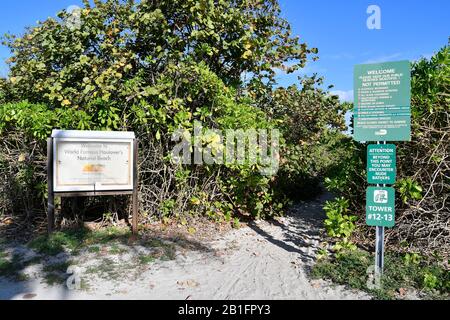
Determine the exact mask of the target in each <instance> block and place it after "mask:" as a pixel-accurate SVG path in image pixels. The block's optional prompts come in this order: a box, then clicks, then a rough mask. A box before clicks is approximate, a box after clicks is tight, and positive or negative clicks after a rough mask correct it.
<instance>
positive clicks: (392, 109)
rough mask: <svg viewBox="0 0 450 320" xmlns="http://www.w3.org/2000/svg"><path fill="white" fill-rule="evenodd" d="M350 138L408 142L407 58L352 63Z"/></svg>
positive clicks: (409, 117) (408, 84)
mask: <svg viewBox="0 0 450 320" xmlns="http://www.w3.org/2000/svg"><path fill="white" fill-rule="evenodd" d="M354 86H355V87H354V98H355V107H354V112H353V114H354V139H355V140H356V141H411V70H410V64H409V61H396V62H386V63H376V64H363V65H356V66H355V72H354Z"/></svg>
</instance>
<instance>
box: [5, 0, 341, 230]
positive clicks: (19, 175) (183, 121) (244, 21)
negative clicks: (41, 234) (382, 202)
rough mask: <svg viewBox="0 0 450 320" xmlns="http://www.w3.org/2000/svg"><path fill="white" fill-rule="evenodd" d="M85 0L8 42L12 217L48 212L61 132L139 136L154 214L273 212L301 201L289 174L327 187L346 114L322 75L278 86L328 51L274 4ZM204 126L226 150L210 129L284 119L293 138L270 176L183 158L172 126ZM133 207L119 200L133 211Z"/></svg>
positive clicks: (148, 211) (213, 143) (188, 129)
mask: <svg viewBox="0 0 450 320" xmlns="http://www.w3.org/2000/svg"><path fill="white" fill-rule="evenodd" d="M83 3H84V6H83V8H82V9H81V10H80V11H79V21H77V22H78V23H76V24H71V23H70V22H71V19H72V18H73V17H72V16H71V13H69V12H66V11H61V12H60V13H58V15H57V18H48V19H47V20H45V21H42V22H38V23H37V25H35V26H32V27H29V28H27V30H26V31H25V32H24V34H23V35H20V36H15V35H7V36H6V37H5V39H4V44H5V45H7V46H8V47H9V48H10V50H11V53H12V54H11V57H10V58H9V59H8V61H7V62H8V63H9V66H10V72H9V75H8V78H7V79H1V80H0V103H1V104H2V107H1V108H0V136H1V138H2V142H1V148H2V150H5V151H2V152H1V153H0V169H1V170H0V173H1V175H2V180H1V181H2V182H1V183H0V212H1V213H8V215H13V216H23V215H24V214H25V215H26V216H27V217H28V218H30V219H34V218H35V217H37V216H41V215H43V214H44V212H45V203H46V201H45V198H46V181H45V157H46V150H45V146H46V145H45V139H46V138H47V137H48V136H49V135H50V133H51V130H52V129H79V130H119V131H124V130H130V131H131V130H132V131H135V132H136V134H137V137H138V139H139V141H140V146H139V147H140V154H139V159H140V163H139V172H140V177H139V178H140V197H141V202H140V204H141V210H140V212H141V219H143V220H149V219H154V218H156V219H170V218H171V217H175V218H177V219H180V220H181V221H185V220H186V219H185V217H184V216H185V215H187V214H189V215H191V214H198V213H203V214H207V215H208V216H209V217H211V218H212V219H213V220H217V221H228V222H230V223H232V222H233V221H234V220H233V215H235V214H236V213H244V214H250V215H251V216H252V217H255V218H259V217H261V218H264V217H270V216H274V215H280V214H281V213H282V211H283V209H284V208H285V207H286V205H287V204H288V198H294V196H293V194H292V193H291V194H288V193H287V192H286V190H292V189H293V188H289V180H294V181H296V184H298V186H299V187H300V188H301V189H300V190H299V192H297V194H306V193H308V192H310V190H313V191H316V190H318V187H317V185H318V182H319V180H320V179H319V177H320V175H321V174H322V173H323V171H324V170H325V169H324V168H325V167H327V166H329V165H330V164H331V163H332V162H333V160H332V159H333V156H332V155H330V154H331V153H332V149H333V147H332V146H331V142H330V141H334V135H335V134H336V133H337V132H339V131H340V130H341V129H342V126H343V114H342V112H341V111H339V110H340V104H339V102H338V99H337V98H336V97H332V96H330V95H329V94H328V93H327V92H326V91H324V90H322V89H320V86H321V84H322V82H321V81H322V79H320V78H317V77H316V76H314V77H312V78H305V79H303V80H302V82H301V87H299V88H298V89H297V88H296V87H295V86H293V87H290V88H281V87H280V88H277V89H274V88H275V87H276V86H275V84H276V81H275V75H276V72H279V71H280V70H281V71H282V72H286V73H292V72H294V71H296V70H298V69H299V68H302V67H304V65H305V63H306V62H307V61H308V60H309V59H312V60H315V59H316V58H317V57H316V56H315V54H316V53H317V49H314V48H308V46H307V45H306V44H305V43H301V42H300V40H299V38H298V37H293V36H292V34H291V30H290V26H289V24H288V22H287V21H286V20H284V19H283V18H282V15H281V12H280V8H279V5H278V2H277V1H276V0H264V1H256V2H255V1H253V0H245V1H233V0H221V1H211V0H202V1H194V0H188V1H166V0H163V1H158V2H157V3H155V2H152V1H139V2H136V1H132V0H123V1H120V0H106V1H94V3H93V4H92V3H90V2H89V1H83ZM196 121H197V122H199V123H201V124H202V126H203V128H204V131H203V132H202V133H203V134H204V135H203V136H202V137H201V138H200V146H198V145H196V147H200V148H211V149H212V150H213V151H217V150H218V148H219V147H220V145H219V144H218V143H217V137H216V136H214V135H211V134H209V133H207V131H206V129H207V128H211V129H219V130H226V129H244V130H245V129H251V128H252V129H264V128H266V129H271V128H280V129H281V131H282V132H281V133H282V135H287V139H286V141H284V140H283V139H282V141H281V142H280V143H281V145H280V148H281V150H282V151H283V153H284V152H285V153H286V154H287V156H286V158H285V159H282V168H281V170H280V174H279V175H278V176H274V177H267V176H264V175H262V174H260V172H259V169H261V168H260V167H259V166H255V165H249V163H248V162H246V163H244V164H236V163H231V164H228V165H226V166H218V165H204V166H191V165H183V166H182V165H178V164H174V163H173V162H172V161H171V157H170V151H171V150H172V149H173V147H174V145H175V142H174V141H172V139H171V138H172V134H173V133H174V132H175V130H177V129H182V130H183V131H184V135H189V134H190V135H191V136H192V134H193V124H194V123H195V122H196ZM299 141H304V143H301V144H300V145H301V147H299V148H297V146H298V145H299V143H298V142H299ZM326 144H328V145H326ZM315 155H317V156H320V157H321V159H323V161H322V162H317V161H316V160H315V159H314V157H315ZM283 165H284V166H283ZM302 181H310V182H311V183H313V184H314V185H315V187H311V185H310V184H309V183H304V182H302ZM294 186H295V185H294ZM310 193H311V192H310ZM192 199H194V201H191V200H192ZM195 199H196V200H195ZM218 203H221V205H218ZM91 204H92V205H94V204H96V203H95V202H94V201H93V200H91V199H90V200H88V201H87V202H85V206H86V207H89V206H90V205H91ZM127 206H128V204H127V203H126V202H125V201H124V202H121V203H119V204H118V207H119V208H120V210H121V212H123V213H124V214H127V209H128V207H127ZM66 207H67V204H66V203H65V201H64V202H63V203H62V204H61V210H62V211H64V210H65V209H64V208H66ZM72 211H74V210H72ZM75 211H76V210H75ZM108 211H109V210H108ZM64 219H66V218H63V219H61V221H58V223H60V224H64V223H65V220H64ZM235 224H236V223H235Z"/></svg>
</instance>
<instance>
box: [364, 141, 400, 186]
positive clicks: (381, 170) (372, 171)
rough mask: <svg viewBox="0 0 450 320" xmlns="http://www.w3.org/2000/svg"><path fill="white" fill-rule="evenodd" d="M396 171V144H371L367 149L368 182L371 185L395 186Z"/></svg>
mask: <svg viewBox="0 0 450 320" xmlns="http://www.w3.org/2000/svg"><path fill="white" fill-rule="evenodd" d="M396 170H397V168H396V147H395V145H394V144H371V145H369V146H368V147H367V182H368V183H369V184H394V183H395V178H396Z"/></svg>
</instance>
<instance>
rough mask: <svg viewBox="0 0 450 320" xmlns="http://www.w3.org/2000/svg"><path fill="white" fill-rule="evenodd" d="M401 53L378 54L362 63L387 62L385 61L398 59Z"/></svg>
mask: <svg viewBox="0 0 450 320" xmlns="http://www.w3.org/2000/svg"><path fill="white" fill-rule="evenodd" d="M402 55H403V54H402V53H400V52H397V53H393V54H389V55H384V56H380V57H377V58H373V59H369V60H366V61H364V62H363V63H364V64H365V63H368V64H370V63H381V62H387V61H392V60H393V59H398V58H399V57H401V56H402Z"/></svg>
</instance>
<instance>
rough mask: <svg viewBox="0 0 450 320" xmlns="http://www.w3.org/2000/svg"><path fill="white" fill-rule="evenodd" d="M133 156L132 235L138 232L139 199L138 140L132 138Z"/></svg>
mask: <svg viewBox="0 0 450 320" xmlns="http://www.w3.org/2000/svg"><path fill="white" fill-rule="evenodd" d="M133 146H134V156H133V200H132V206H133V218H132V219H133V221H132V230H133V231H132V232H133V235H137V234H138V213H139V199H138V193H139V191H138V186H139V185H138V154H139V152H138V141H137V139H134V141H133Z"/></svg>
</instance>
